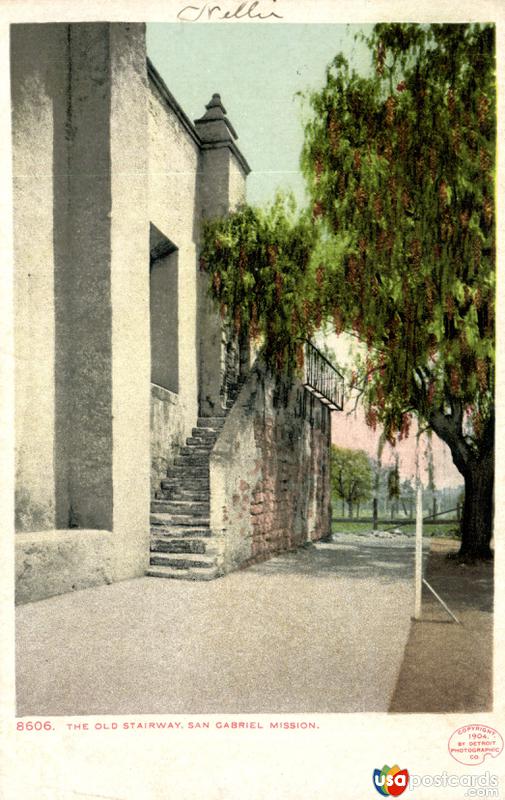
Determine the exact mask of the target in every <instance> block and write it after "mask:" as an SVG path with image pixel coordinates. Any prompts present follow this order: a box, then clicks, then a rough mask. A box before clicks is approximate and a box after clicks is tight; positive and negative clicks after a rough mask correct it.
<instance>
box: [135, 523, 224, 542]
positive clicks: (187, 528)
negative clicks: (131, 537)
mask: <svg viewBox="0 0 505 800" xmlns="http://www.w3.org/2000/svg"><path fill="white" fill-rule="evenodd" d="M150 532H151V537H153V538H155V539H180V538H182V537H184V538H186V536H194V537H202V536H203V537H206V538H208V537H209V536H211V535H212V531H211V529H210V528H206V527H205V526H201V525H194V526H191V525H181V526H180V527H178V526H177V525H171V526H170V527H169V528H167V527H165V526H164V525H151V527H150Z"/></svg>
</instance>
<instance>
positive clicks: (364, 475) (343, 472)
mask: <svg viewBox="0 0 505 800" xmlns="http://www.w3.org/2000/svg"><path fill="white" fill-rule="evenodd" d="M330 474H331V486H332V490H333V492H334V494H335V495H336V496H337V497H340V499H341V500H342V503H344V502H346V503H347V505H348V508H349V517H352V515H353V509H354V507H355V505H356V504H358V505H359V503H361V502H363V501H364V500H368V499H369V498H370V496H371V490H372V469H371V466H370V461H369V459H368V456H367V454H366V453H365V451H364V450H349V449H347V448H345V447H336V446H335V445H332V446H331V469H330Z"/></svg>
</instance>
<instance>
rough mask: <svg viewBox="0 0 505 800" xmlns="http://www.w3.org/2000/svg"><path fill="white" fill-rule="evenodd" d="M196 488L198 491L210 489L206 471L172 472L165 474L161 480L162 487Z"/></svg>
mask: <svg viewBox="0 0 505 800" xmlns="http://www.w3.org/2000/svg"><path fill="white" fill-rule="evenodd" d="M178 487H180V488H181V489H197V490H198V491H199V492H202V491H209V489H210V476H209V473H208V471H207V474H206V475H191V474H190V475H188V474H186V473H180V474H177V473H174V474H170V475H167V477H166V478H164V479H163V480H162V481H161V488H162V489H173V488H175V489H177V488H178Z"/></svg>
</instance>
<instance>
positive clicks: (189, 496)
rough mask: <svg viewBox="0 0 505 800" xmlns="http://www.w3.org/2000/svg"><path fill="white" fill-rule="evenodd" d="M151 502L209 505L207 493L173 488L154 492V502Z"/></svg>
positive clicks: (206, 491)
mask: <svg viewBox="0 0 505 800" xmlns="http://www.w3.org/2000/svg"><path fill="white" fill-rule="evenodd" d="M153 502H169V503H172V502H173V503H205V504H206V505H207V506H208V505H209V491H208V490H205V489H204V490H203V491H198V490H193V489H180V488H179V487H175V488H172V489H160V490H159V491H157V492H156V495H155V501H153Z"/></svg>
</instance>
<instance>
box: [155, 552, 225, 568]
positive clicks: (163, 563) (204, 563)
mask: <svg viewBox="0 0 505 800" xmlns="http://www.w3.org/2000/svg"><path fill="white" fill-rule="evenodd" d="M149 563H150V566H151V567H171V568H172V569H209V568H211V569H212V568H215V566H216V557H215V555H211V556H208V555H205V554H202V553H155V554H153V553H151V560H150V562H149Z"/></svg>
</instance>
